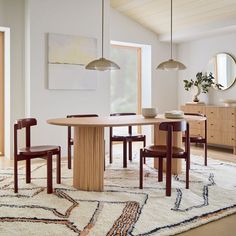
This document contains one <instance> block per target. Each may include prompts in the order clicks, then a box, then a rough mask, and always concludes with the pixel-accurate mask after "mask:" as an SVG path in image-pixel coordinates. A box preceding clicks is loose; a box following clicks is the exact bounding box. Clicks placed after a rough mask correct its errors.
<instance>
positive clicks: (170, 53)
mask: <svg viewBox="0 0 236 236" xmlns="http://www.w3.org/2000/svg"><path fill="white" fill-rule="evenodd" d="M170 5H171V6H170V59H172V0H171V2H170Z"/></svg>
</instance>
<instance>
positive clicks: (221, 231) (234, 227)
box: [0, 145, 236, 236]
mask: <svg viewBox="0 0 236 236" xmlns="http://www.w3.org/2000/svg"><path fill="white" fill-rule="evenodd" d="M191 152H192V154H195V155H203V148H201V147H196V146H194V145H193V146H191ZM208 156H209V157H211V158H214V159H218V160H223V161H227V162H234V163H236V155H233V154H232V150H227V149H219V148H213V147H210V148H208ZM20 163H21V164H24V162H20ZM9 166H13V161H9V160H4V159H3V157H0V168H4V167H9ZM235 174H236V173H235ZM235 222H236V214H233V215H231V216H227V217H224V218H222V219H219V220H217V221H213V222H210V223H208V224H205V225H202V226H200V227H197V228H194V229H191V230H189V231H187V232H184V233H181V234H178V235H179V236H199V235H201V236H205V235H207V236H215V235H223V236H234V235H235V232H236V223H235Z"/></svg>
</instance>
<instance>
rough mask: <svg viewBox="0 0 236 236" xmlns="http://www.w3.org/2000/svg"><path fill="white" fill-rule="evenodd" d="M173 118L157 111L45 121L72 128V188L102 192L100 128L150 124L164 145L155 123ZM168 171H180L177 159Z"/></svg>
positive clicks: (178, 140)
mask: <svg viewBox="0 0 236 236" xmlns="http://www.w3.org/2000/svg"><path fill="white" fill-rule="evenodd" d="M204 119H205V118H204V117H198V116H191V115H186V116H183V118H181V119H178V120H186V121H188V122H194V121H198V122H199V121H203V120H204ZM176 120H177V119H169V118H166V117H165V115H164V114H158V115H157V116H156V117H155V118H145V117H143V116H142V115H132V116H104V117H102V116H100V117H83V118H55V119H49V120H47V123H49V124H52V125H59V126H71V127H73V128H74V158H73V187H75V188H76V189H79V190H84V191H103V190H104V161H105V145H104V143H105V142H104V129H105V128H106V127H119V126H137V125H141V126H142V125H153V126H154V132H153V133H154V144H156V145H165V144H166V132H165V131H161V130H159V124H160V123H162V122H171V121H176ZM173 145H174V146H176V147H181V146H182V133H181V132H174V135H173ZM154 167H155V168H158V162H156V161H154ZM172 173H174V174H179V173H181V160H180V159H174V160H172ZM137 186H138V183H137Z"/></svg>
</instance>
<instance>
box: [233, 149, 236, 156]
mask: <svg viewBox="0 0 236 236" xmlns="http://www.w3.org/2000/svg"><path fill="white" fill-rule="evenodd" d="M233 153H234V155H236V147H234V152H233Z"/></svg>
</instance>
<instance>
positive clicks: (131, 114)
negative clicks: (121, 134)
mask: <svg viewBox="0 0 236 236" xmlns="http://www.w3.org/2000/svg"><path fill="white" fill-rule="evenodd" d="M135 115H136V113H134V112H122V113H111V114H110V116H135ZM112 133H113V129H112V127H110V137H111V136H112ZM128 133H129V134H130V135H131V134H132V126H128Z"/></svg>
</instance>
